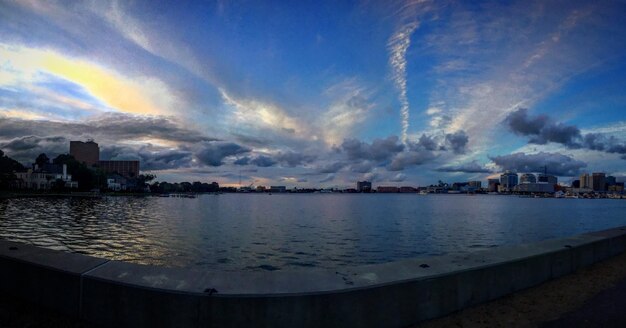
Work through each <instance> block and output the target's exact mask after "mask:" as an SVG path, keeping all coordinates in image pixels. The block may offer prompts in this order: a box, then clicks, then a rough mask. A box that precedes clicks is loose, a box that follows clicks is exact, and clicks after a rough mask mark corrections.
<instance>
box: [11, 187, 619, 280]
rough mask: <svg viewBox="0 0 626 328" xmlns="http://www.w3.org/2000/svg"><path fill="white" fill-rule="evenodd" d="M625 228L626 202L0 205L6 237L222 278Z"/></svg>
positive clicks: (395, 198) (508, 199) (253, 198)
mask: <svg viewBox="0 0 626 328" xmlns="http://www.w3.org/2000/svg"><path fill="white" fill-rule="evenodd" d="M621 225H626V201H623V200H611V199H604V200H603V199H598V200H595V199H594V200H585V199H535V198H518V197H514V196H492V195H478V196H467V195H429V196H420V195H416V194H274V195H271V196H270V195H267V194H222V195H202V196H199V197H198V198H195V199H188V198H159V197H144V198H140V197H108V198H103V199H62V198H61V199H51V198H30V199H25V198H24V199H4V200H0V239H7V240H14V241H21V242H25V243H29V244H34V245H38V246H43V247H47V248H52V249H58V250H64V251H71V252H77V253H84V254H89V255H93V256H98V257H104V258H109V259H115V260H123V261H128V262H135V263H142V264H157V265H164V266H171V267H198V268H203V269H211V270H225V271H233V270H289V269H295V268H303V267H322V268H334V267H341V266H352V265H360V264H371V263H381V262H388V261H393V260H398V259H403V258H409V257H416V256H431V255H440V254H446V253H451V252H467V251H471V250H476V249H485V248H490V247H494V246H497V245H504V244H518V243H525V242H531V241H537V240H544V239H549V238H555V237H565V236H570V235H574V234H579V233H584V232H588V231H595V230H602V229H607V228H611V227H616V226H621Z"/></svg>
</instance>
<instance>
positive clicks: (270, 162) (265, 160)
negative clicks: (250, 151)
mask: <svg viewBox="0 0 626 328" xmlns="http://www.w3.org/2000/svg"><path fill="white" fill-rule="evenodd" d="M276 163H277V162H276V161H275V160H274V159H272V158H271V157H269V156H264V155H259V156H257V157H255V158H253V159H251V160H250V164H253V165H256V166H259V167H270V166H274V165H275V164H276Z"/></svg>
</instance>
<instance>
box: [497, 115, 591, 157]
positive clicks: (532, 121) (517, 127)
mask: <svg viewBox="0 0 626 328" xmlns="http://www.w3.org/2000/svg"><path fill="white" fill-rule="evenodd" d="M505 122H506V123H507V124H508V126H509V128H510V129H511V131H513V133H515V134H517V135H521V136H527V137H529V138H530V139H529V140H528V142H530V143H534V144H540V145H543V144H547V143H549V142H555V143H559V144H562V145H565V146H567V147H568V148H580V147H581V138H582V137H581V134H580V130H579V129H578V128H577V127H576V126H573V125H566V124H563V123H559V122H554V121H552V120H551V119H550V117H548V116H545V115H539V116H536V117H529V116H528V109H526V108H520V109H518V110H516V111H514V112H512V113H511V114H509V115H508V116H507V118H506V119H505Z"/></svg>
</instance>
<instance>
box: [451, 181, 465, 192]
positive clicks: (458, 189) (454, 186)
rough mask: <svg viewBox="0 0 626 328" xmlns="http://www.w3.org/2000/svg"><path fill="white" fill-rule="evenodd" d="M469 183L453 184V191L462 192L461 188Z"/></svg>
mask: <svg viewBox="0 0 626 328" xmlns="http://www.w3.org/2000/svg"><path fill="white" fill-rule="evenodd" d="M467 185H468V183H467V182H455V183H453V184H452V190H454V191H460V190H461V188H463V187H465V186H467Z"/></svg>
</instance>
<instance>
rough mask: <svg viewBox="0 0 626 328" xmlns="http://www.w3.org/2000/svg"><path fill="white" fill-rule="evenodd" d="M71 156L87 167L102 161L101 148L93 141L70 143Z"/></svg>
mask: <svg viewBox="0 0 626 328" xmlns="http://www.w3.org/2000/svg"><path fill="white" fill-rule="evenodd" d="M70 155H72V156H73V157H74V159H76V160H77V161H79V162H82V163H85V164H87V166H93V165H95V164H98V162H99V161H100V147H98V144H97V143H95V142H93V140H87V142H82V141H70Z"/></svg>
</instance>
